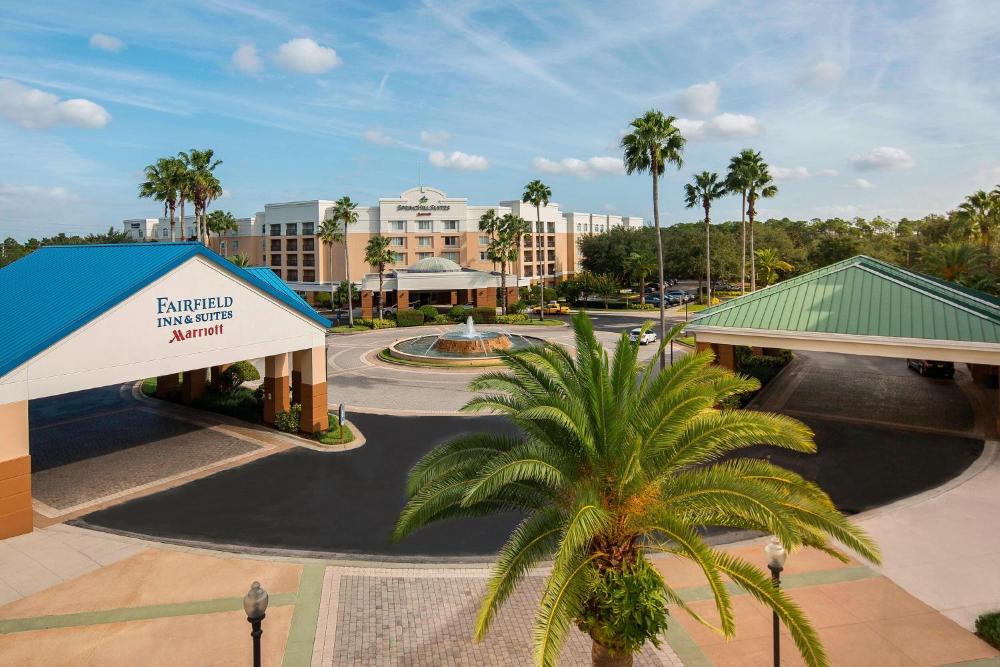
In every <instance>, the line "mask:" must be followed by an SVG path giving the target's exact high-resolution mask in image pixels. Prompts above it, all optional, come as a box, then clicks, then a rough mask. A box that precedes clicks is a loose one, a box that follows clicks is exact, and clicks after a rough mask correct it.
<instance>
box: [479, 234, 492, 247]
mask: <svg viewBox="0 0 1000 667" xmlns="http://www.w3.org/2000/svg"><path fill="white" fill-rule="evenodd" d="M489 244H490V237H489V236H480V237H479V245H489Z"/></svg>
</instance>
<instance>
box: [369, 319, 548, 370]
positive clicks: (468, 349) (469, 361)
mask: <svg viewBox="0 0 1000 667" xmlns="http://www.w3.org/2000/svg"><path fill="white" fill-rule="evenodd" d="M543 343H544V341H543V340H542V339H540V338H535V337H534V336H522V335H521V334H515V333H511V332H509V331H479V330H477V329H476V325H475V323H474V322H473V321H472V317H471V316H470V317H469V318H468V319H466V320H465V324H460V325H458V328H457V329H456V330H455V331H448V332H446V333H443V334H435V335H430V336H417V337H416V338H407V339H405V340H401V341H397V342H395V343H393V344H392V345H390V346H389V355H390V356H392V357H395V358H397V359H403V360H405V361H411V362H417V363H422V364H427V365H431V366H492V365H497V364H500V363H502V357H501V356H500V354H499V353H500V352H501V351H504V350H508V351H517V350H523V349H527V348H529V347H534V346H537V345H542V344H543Z"/></svg>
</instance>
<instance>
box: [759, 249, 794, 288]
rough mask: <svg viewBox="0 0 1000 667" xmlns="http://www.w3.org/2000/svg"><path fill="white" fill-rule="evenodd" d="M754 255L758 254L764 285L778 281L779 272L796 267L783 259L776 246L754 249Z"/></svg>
mask: <svg viewBox="0 0 1000 667" xmlns="http://www.w3.org/2000/svg"><path fill="white" fill-rule="evenodd" d="M754 255H756V256H757V270H758V271H760V276H761V279H762V280H763V281H764V287H767V286H768V285H771V284H773V283H774V282H775V281H777V279H778V274H779V273H786V272H788V271H792V270H794V269H795V267H794V266H792V265H791V264H789V263H788V262H786V261H785V260H783V259H781V256H780V255H779V254H778V251H777V250H775V249H774V248H761V249H760V250H756V251H754Z"/></svg>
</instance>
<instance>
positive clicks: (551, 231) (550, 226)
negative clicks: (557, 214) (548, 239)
mask: <svg viewBox="0 0 1000 667" xmlns="http://www.w3.org/2000/svg"><path fill="white" fill-rule="evenodd" d="M548 233H549V234H555V233H556V223H554V222H549V223H548Z"/></svg>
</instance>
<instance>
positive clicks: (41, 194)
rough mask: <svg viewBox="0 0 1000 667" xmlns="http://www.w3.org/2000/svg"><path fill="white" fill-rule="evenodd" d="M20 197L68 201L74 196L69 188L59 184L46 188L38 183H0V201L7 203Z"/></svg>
mask: <svg viewBox="0 0 1000 667" xmlns="http://www.w3.org/2000/svg"><path fill="white" fill-rule="evenodd" d="M21 198H30V199H33V200H35V201H37V200H39V199H48V200H56V201H69V200H70V199H73V198H74V196H73V195H72V193H70V191H69V190H67V189H66V188H64V187H61V186H57V187H54V188H46V187H41V186H38V185H14V184H12V183H0V202H3V203H8V202H11V201H13V200H16V199H21Z"/></svg>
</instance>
